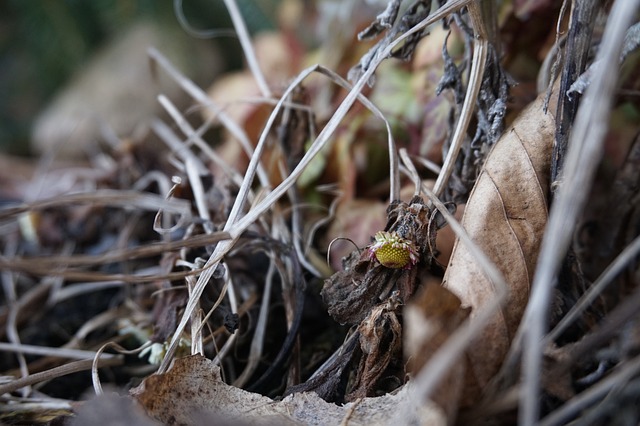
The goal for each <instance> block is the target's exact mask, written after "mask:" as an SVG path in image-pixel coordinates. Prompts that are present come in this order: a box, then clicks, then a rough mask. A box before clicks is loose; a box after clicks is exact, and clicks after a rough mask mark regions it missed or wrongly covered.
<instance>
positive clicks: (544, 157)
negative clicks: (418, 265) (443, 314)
mask: <svg viewBox="0 0 640 426" xmlns="http://www.w3.org/2000/svg"><path fill="white" fill-rule="evenodd" d="M549 110H550V111H553V110H554V107H550V108H549ZM554 129H555V120H554V117H553V116H552V115H551V114H546V115H545V114H544V113H543V110H542V98H540V97H539V98H538V99H537V100H536V101H535V102H534V103H532V104H531V105H530V106H529V107H528V108H527V109H525V110H524V111H523V112H522V113H521V114H520V116H519V117H518V119H517V120H516V121H515V122H514V124H513V126H512V127H511V128H510V129H508V130H507V131H506V132H505V133H504V135H503V137H502V138H500V140H499V141H498V142H497V143H496V145H495V147H494V148H493V150H492V151H491V153H490V155H489V157H488V158H487V162H486V164H485V165H484V168H483V170H482V173H481V174H480V176H479V177H478V180H477V182H476V184H475V186H474V188H473V191H472V193H471V196H470V197H469V201H468V203H467V206H466V209H465V213H464V216H463V219H462V225H463V226H464V228H465V229H466V231H467V232H468V233H469V235H470V236H471V238H472V239H473V240H474V241H475V242H476V243H477V244H479V245H480V246H481V247H482V249H483V250H484V252H485V253H486V254H487V256H488V257H489V258H490V259H491V260H492V261H493V262H494V263H495V265H496V266H497V267H498V268H499V269H500V271H501V272H502V274H503V275H504V277H505V279H506V281H507V284H508V286H509V295H508V299H507V303H506V304H505V305H504V306H503V308H502V310H501V311H500V312H498V313H496V315H495V316H494V318H493V320H492V321H491V322H490V323H489V324H488V325H487V326H486V327H485V328H484V331H483V333H482V334H481V335H479V336H477V339H476V340H475V342H473V343H472V344H471V346H470V348H469V350H468V358H469V361H470V366H469V369H470V371H469V373H468V375H467V376H468V377H467V379H468V380H469V381H470V382H469V383H468V385H467V386H466V387H465V388H466V389H474V388H476V386H478V387H479V388H480V389H482V388H484V386H486V384H487V383H488V382H489V380H491V378H492V377H493V376H494V374H495V373H496V372H497V370H498V369H499V367H500V365H501V363H502V361H503V359H504V356H505V355H506V353H507V351H508V349H509V346H510V344H511V340H512V338H513V336H514V334H515V332H516V329H517V328H518V325H519V323H520V319H521V317H522V313H523V311H524V309H525V306H526V304H527V301H528V298H529V291H530V285H531V282H532V279H533V272H534V270H535V265H536V261H537V258H538V251H539V248H540V241H541V239H542V233H543V231H544V227H545V224H546V221H547V216H548V211H547V194H548V190H549V173H550V172H549V169H550V162H551V149H552V143H553V137H554ZM443 285H444V286H445V287H446V288H447V289H449V290H451V292H453V293H454V294H455V295H457V296H458V297H459V298H460V300H461V302H462V305H463V306H466V307H471V308H472V312H471V318H472V320H473V316H474V312H476V311H478V310H479V309H480V308H481V307H483V306H485V305H486V304H487V303H488V302H489V301H490V300H492V299H493V298H494V297H495V295H496V289H495V287H494V284H493V283H492V282H490V281H489V280H488V279H487V278H486V276H485V275H484V273H483V272H482V268H481V267H480V266H479V264H478V262H477V260H476V259H475V258H474V257H473V256H472V255H471V254H470V252H469V250H468V249H467V247H465V246H464V244H461V243H460V241H459V240H458V241H456V244H455V246H454V249H453V254H452V256H451V260H450V262H449V266H448V268H447V272H446V275H445V278H444V281H443ZM475 396H477V395H471V394H470V392H467V395H466V398H465V400H466V401H467V402H470V401H472V400H473V398H474V397H475ZM468 398H471V399H468ZM463 404H464V402H463Z"/></svg>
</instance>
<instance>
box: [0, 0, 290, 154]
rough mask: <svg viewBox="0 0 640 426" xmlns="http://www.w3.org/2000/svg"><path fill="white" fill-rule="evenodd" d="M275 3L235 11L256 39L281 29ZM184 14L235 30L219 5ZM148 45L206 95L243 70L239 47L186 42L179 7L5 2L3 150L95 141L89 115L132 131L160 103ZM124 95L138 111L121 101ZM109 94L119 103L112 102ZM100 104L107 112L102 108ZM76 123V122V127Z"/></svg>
mask: <svg viewBox="0 0 640 426" xmlns="http://www.w3.org/2000/svg"><path fill="white" fill-rule="evenodd" d="M278 3H280V1H278V0H242V1H239V2H238V6H239V7H240V8H241V10H242V14H243V16H244V17H245V19H246V21H247V25H248V27H249V29H250V31H251V32H252V33H256V32H259V31H261V30H267V29H272V28H274V27H275V25H276V24H275V16H274V15H275V13H276V10H277V4H278ZM180 7H181V8H182V11H183V13H184V17H185V18H186V20H187V21H188V22H189V24H190V25H191V26H192V27H193V28H194V29H199V30H209V29H228V28H231V24H230V21H229V15H228V13H227V11H226V8H225V6H224V2H223V1H222V0H213V1H212V0H184V2H182V4H181V6H180ZM149 45H153V46H155V47H156V48H158V49H159V50H160V51H161V52H162V53H163V54H165V55H166V56H167V57H168V58H170V59H171V60H172V61H174V62H175V63H176V66H177V67H178V68H179V69H180V70H181V71H182V72H184V73H185V74H186V75H187V76H188V77H190V78H193V79H194V80H195V81H196V82H197V83H198V84H202V85H204V86H205V87H206V85H208V84H210V83H211V82H212V81H213V79H214V78H215V76H216V75H217V74H219V73H221V72H223V71H226V70H230V69H235V68H239V67H241V65H242V57H241V56H240V55H241V49H240V48H239V44H238V40H237V38H234V37H229V36H222V37H215V38H210V39H197V38H194V37H192V36H190V35H188V34H187V32H186V31H185V30H184V29H183V28H181V26H180V24H179V22H178V18H177V17H176V13H175V12H174V2H173V1H172V0H160V1H157V0H92V1H81V0H57V1H45V2H35V1H22V0H6V1H3V2H0V94H1V95H0V151H2V152H5V153H10V154H17V155H29V154H33V153H34V152H38V151H43V150H46V149H47V148H48V147H49V144H54V145H55V144H61V143H66V141H67V140H68V139H69V138H71V139H74V138H76V139H80V138H86V137H89V138H93V137H96V134H95V133H96V132H97V131H99V129H96V128H95V127H91V126H89V128H87V126H84V125H83V124H82V120H80V119H81V118H82V117H80V116H82V115H86V116H88V115H94V116H95V115H105V114H106V115H107V116H110V115H113V114H116V112H117V113H118V114H117V115H118V116H117V117H112V118H113V119H114V120H115V122H116V127H117V126H118V125H120V126H123V128H120V129H116V130H118V131H122V132H126V131H127V130H131V131H133V129H127V126H129V127H130V126H131V121H132V120H138V119H140V118H142V117H145V116H147V115H148V114H153V113H154V108H155V104H156V103H157V102H155V95H157V92H158V90H157V89H158V87H157V85H156V82H151V77H150V74H151V73H150V72H149V65H148V59H147V58H146V54H145V52H146V49H147V47H148V46H149ZM145 67H146V68H145ZM137 68H143V69H142V70H140V69H137ZM123 73H124V74H125V75H122V74H123ZM140 80H142V81H140ZM145 85H146V86H145ZM154 85H155V86H154ZM87 86H89V87H87ZM132 87H133V88H135V89H136V90H135V93H131V90H132V89H131V88H132ZM87 91H88V92H90V93H87ZM118 91H122V92H127V91H128V92H129V96H130V97H131V96H133V97H136V98H137V99H136V102H128V99H127V98H126V97H123V96H124V95H122V96H120V97H119V98H118V96H119V95H118ZM154 92H155V93H154ZM114 93H115V95H114ZM111 95H114V96H115V97H116V98H118V99H116V100H115V101H113V100H111V101H109V100H106V99H105V98H107V97H110V96H111ZM145 97H147V98H148V99H146V100H144V99H139V98H145ZM101 99H102V100H104V101H105V104H104V105H96V103H98V104H99V103H100V102H99V101H100V100H101ZM129 100H131V99H129ZM147 108H148V109H149V111H147V110H145V109H147ZM114 110H115V111H114ZM70 116H71V117H77V118H78V119H79V121H75V120H71V122H69V121H70V120H69V117H70ZM118 120H120V122H118ZM34 139H39V140H38V141H36V142H35V144H36V145H39V146H38V147H34V143H33V140H34ZM71 149H75V148H73V147H71Z"/></svg>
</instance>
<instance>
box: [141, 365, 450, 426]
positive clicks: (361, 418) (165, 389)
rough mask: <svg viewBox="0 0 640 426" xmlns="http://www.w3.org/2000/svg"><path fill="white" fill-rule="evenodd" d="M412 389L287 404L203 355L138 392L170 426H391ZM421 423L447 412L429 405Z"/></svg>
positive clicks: (438, 420)
mask: <svg viewBox="0 0 640 426" xmlns="http://www.w3.org/2000/svg"><path fill="white" fill-rule="evenodd" d="M408 391H409V388H406V387H405V388H403V389H402V390H400V392H398V393H397V394H396V395H385V396H383V397H379V398H363V399H361V400H359V401H357V402H355V403H350V404H345V405H343V406H338V405H335V404H332V403H328V402H326V401H323V400H322V399H320V397H319V396H317V395H316V394H315V393H313V392H309V393H299V394H295V395H289V396H287V397H286V398H284V399H283V400H282V401H279V402H278V401H273V400H272V399H270V398H267V397H266V396H262V395H259V394H256V393H251V392H247V391H244V390H242V389H239V388H236V387H234V386H231V385H227V384H226V383H224V382H223V381H222V379H221V378H220V370H219V368H218V367H217V366H215V365H214V364H213V362H212V361H211V360H208V359H206V358H204V357H201V356H199V355H194V356H190V357H185V358H180V359H177V360H175V361H174V364H173V367H172V368H171V370H169V371H168V372H167V373H165V374H159V375H154V376H151V377H149V378H147V379H146V380H145V382H144V383H143V384H142V385H141V386H140V387H138V388H136V389H134V390H133V391H132V394H133V396H134V397H135V398H136V399H137V400H138V402H139V403H140V404H141V405H142V406H143V407H144V409H145V410H146V411H147V413H148V414H149V415H150V416H151V417H152V418H154V419H156V420H159V421H161V422H162V423H164V424H183V425H195V424H262V425H264V424H274V425H275V424H277V425H303V424H304V425H337V424H347V423H348V424H368V425H384V424H389V422H390V420H391V418H392V416H393V415H394V413H395V412H396V410H397V408H398V407H399V406H400V402H402V401H403V400H404V399H406V398H407V397H408V396H407V392H408ZM419 410H420V411H419V413H414V415H417V416H419V418H420V419H421V424H423V425H427V426H436V425H445V424H446V421H445V418H444V415H443V414H442V411H441V410H440V409H438V408H437V407H435V406H433V404H429V403H427V404H426V405H425V407H422V408H420V409H419Z"/></svg>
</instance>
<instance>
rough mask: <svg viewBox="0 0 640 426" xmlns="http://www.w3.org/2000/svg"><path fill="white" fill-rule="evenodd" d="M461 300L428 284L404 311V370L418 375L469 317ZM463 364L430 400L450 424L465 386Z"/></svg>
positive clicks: (433, 283) (454, 369) (453, 370)
mask: <svg viewBox="0 0 640 426" xmlns="http://www.w3.org/2000/svg"><path fill="white" fill-rule="evenodd" d="M469 311H470V309H469V308H463V307H462V306H461V303H460V299H458V297H457V296H456V295H454V294H453V293H451V292H450V291H449V290H447V289H446V288H444V287H442V286H441V285H440V283H439V282H436V280H435V279H433V280H432V281H431V282H427V283H426V284H425V285H424V287H423V289H422V290H421V291H420V292H419V293H418V294H417V295H416V297H415V298H414V299H413V300H412V302H411V303H410V304H408V305H407V307H406V308H405V310H404V326H405V328H404V331H405V333H404V349H405V357H406V358H407V370H408V372H410V373H411V374H413V375H415V374H417V373H418V372H419V371H420V369H421V368H422V367H423V366H424V365H425V364H426V363H427V362H428V361H429V359H431V357H432V356H433V354H434V353H435V352H436V351H437V350H438V349H439V348H440V346H442V344H443V343H444V342H445V341H446V340H447V339H448V338H449V336H450V335H451V334H452V333H453V332H454V331H455V330H456V329H457V328H458V326H459V325H460V324H461V323H462V322H463V321H464V320H465V319H466V318H467V317H468V316H469ZM465 365H466V363H465V361H464V360H461V361H460V362H459V363H457V365H456V367H455V368H453V369H452V370H451V371H450V372H449V373H448V375H447V376H446V377H445V378H444V379H443V380H442V382H441V383H442V384H441V386H440V387H439V388H438V392H437V393H434V395H433V396H432V399H433V402H434V403H436V404H438V405H439V406H440V407H441V408H442V409H443V410H444V411H445V412H446V413H447V415H448V416H449V419H450V420H452V418H453V416H454V415H455V412H456V410H457V408H458V401H459V400H460V392H461V391H462V385H463V384H464V374H465Z"/></svg>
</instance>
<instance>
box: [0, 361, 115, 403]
mask: <svg viewBox="0 0 640 426" xmlns="http://www.w3.org/2000/svg"><path fill="white" fill-rule="evenodd" d="M93 363H94V360H93V359H83V360H81V361H73V362H70V363H67V364H64V365H61V366H59V367H55V368H52V369H50V370H47V371H42V372H40V373H33V374H30V375H28V376H26V377H21V378H19V379H16V380H13V381H11V382H9V383H6V384H4V385H0V395H3V394H5V393H8V392H13V391H15V390H18V389H20V388H23V387H25V386H31V385H34V384H36V383H40V382H44V381H47V380H51V379H55V378H58V377H61V376H66V375H68V374H73V373H77V372H78V371H86V370H90V369H91V368H92V365H93ZM122 363H123V358H122V357H120V356H117V357H114V358H109V359H105V358H100V359H98V361H97V366H98V367H109V366H114V365H121V364H122Z"/></svg>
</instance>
